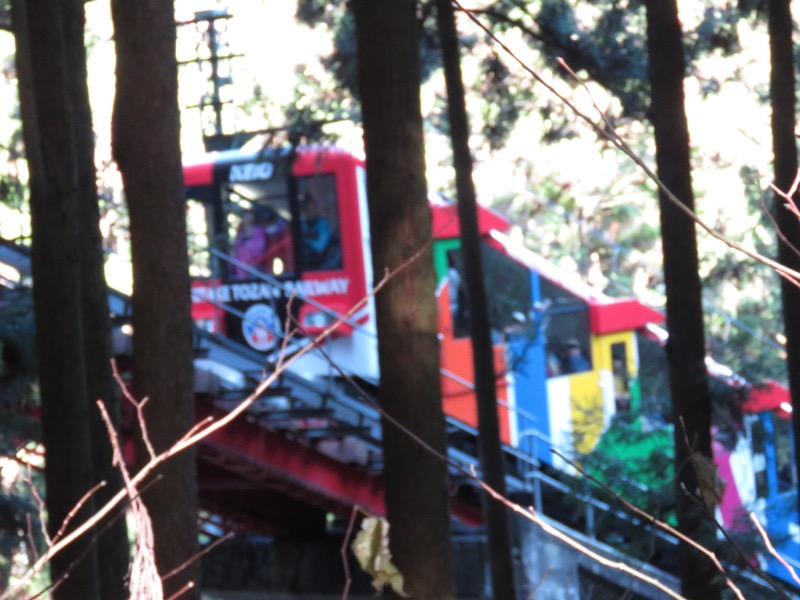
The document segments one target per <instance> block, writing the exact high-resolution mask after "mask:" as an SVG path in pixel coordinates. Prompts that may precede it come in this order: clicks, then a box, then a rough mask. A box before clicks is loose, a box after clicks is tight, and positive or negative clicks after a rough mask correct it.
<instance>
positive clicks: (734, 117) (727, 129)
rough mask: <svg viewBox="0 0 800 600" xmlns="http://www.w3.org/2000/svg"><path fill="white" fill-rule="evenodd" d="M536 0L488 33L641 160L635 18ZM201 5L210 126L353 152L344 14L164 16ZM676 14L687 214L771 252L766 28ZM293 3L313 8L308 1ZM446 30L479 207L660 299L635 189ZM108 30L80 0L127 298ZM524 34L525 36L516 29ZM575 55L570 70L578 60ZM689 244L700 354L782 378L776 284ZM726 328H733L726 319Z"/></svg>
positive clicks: (278, 8) (333, 9) (187, 91)
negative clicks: (706, 347) (705, 329)
mask: <svg viewBox="0 0 800 600" xmlns="http://www.w3.org/2000/svg"><path fill="white" fill-rule="evenodd" d="M313 4H314V3H313V2H303V3H301V11H300V12H299V14H300V15H301V16H303V14H304V12H303V9H302V7H303V6H304V5H306V7H308V6H312V5H313ZM512 4H513V3H512ZM548 6H550V5H549V4H543V5H542V6H541V7H540V8H539V13H538V14H536V13H535V12H533V13H532V14H531V15H529V16H527V17H526V16H524V13H523V12H522V11H519V15H515V14H514V11H513V9H511V10H505V12H506V13H507V14H508V16H505V15H504V16H503V19H502V20H501V19H500V18H499V17H495V20H496V21H497V22H498V23H499V25H498V27H499V28H505V29H507V31H506V32H505V33H504V37H503V39H504V41H506V42H507V43H508V44H510V45H511V47H512V49H514V51H515V52H516V53H517V54H518V56H519V57H520V58H521V59H522V61H523V62H525V63H526V64H530V65H532V66H534V68H536V69H537V70H539V71H540V72H541V73H542V74H543V76H545V78H548V79H549V80H551V81H552V82H554V83H555V85H556V87H557V89H559V90H561V91H563V92H565V93H566V94H567V95H571V96H572V97H573V99H574V100H575V101H576V102H577V103H578V104H579V106H582V107H585V108H586V107H589V102H592V101H594V102H596V103H597V104H598V105H599V107H600V108H601V110H603V111H604V112H605V114H606V116H607V118H609V119H610V121H611V122H612V123H613V124H614V126H615V127H616V128H617V131H618V132H619V133H620V134H621V135H622V136H623V137H624V138H625V139H626V140H627V141H628V143H629V144H631V145H632V146H633V148H634V149H635V150H636V151H637V152H639V153H640V154H641V155H642V156H643V157H644V158H645V160H647V159H651V158H652V156H653V152H654V147H653V143H652V139H653V137H652V135H651V134H652V131H651V127H650V125H649V123H648V121H647V120H646V118H645V117H646V113H645V107H646V99H645V97H644V91H645V90H643V89H641V88H642V86H643V85H644V84H643V83H641V81H640V82H639V83H638V84H637V83H635V82H636V81H637V79H641V77H642V76H643V73H644V68H645V65H646V56H645V51H644V47H643V33H642V31H643V30H642V29H641V28H640V27H639V26H641V24H642V19H643V17H642V16H641V14H640V15H639V16H638V17H637V16H636V11H631V10H628V8H629V7H628V5H627V3H619V2H609V3H606V2H596V3H586V4H585V5H582V6H580V7H579V8H575V9H573V8H571V7H569V5H567V4H562V5H561V7H560V8H548ZM553 6H555V7H557V6H558V3H555V4H553ZM206 8H226V9H229V11H230V13H231V15H232V16H233V18H232V19H230V20H229V21H228V22H227V39H226V40H225V41H226V42H227V44H228V48H229V49H230V51H231V52H233V53H235V54H238V55H240V57H239V58H236V59H234V60H232V61H231V62H230V75H231V81H232V85H228V86H225V89H224V90H223V92H224V94H225V97H226V100H229V101H230V104H228V105H227V106H226V107H225V123H226V128H229V129H230V130H236V131H257V130H263V129H265V128H274V127H277V128H280V127H286V126H287V125H288V124H289V123H290V122H291V121H292V120H293V119H294V122H295V123H296V122H297V121H298V120H303V119H305V120H314V121H317V120H318V121H322V122H326V121H327V122H328V124H327V125H325V126H324V127H322V128H321V131H320V132H318V133H316V135H317V136H320V135H321V136H323V137H327V138H328V139H335V140H336V143H337V145H339V146H343V147H344V148H346V149H348V150H351V151H354V152H357V153H362V152H363V142H362V139H361V130H360V128H359V125H358V123H359V114H358V109H357V105H356V104H355V102H354V101H353V99H352V97H351V96H350V95H349V94H348V93H347V91H346V88H347V86H352V85H353V73H352V72H350V73H348V72H347V70H346V69H340V68H338V67H337V66H336V65H338V64H348V62H350V63H351V64H352V62H353V61H354V57H353V55H352V52H353V48H352V47H350V48H348V47H347V42H346V39H347V38H346V35H347V32H346V31H345V30H344V29H343V28H346V27H348V25H347V24H346V23H345V24H341V23H339V20H341V16H337V15H338V14H339V13H342V12H343V11H342V7H338V8H337V5H336V3H333V4H331V5H330V7H329V8H328V9H326V10H323V11H321V12H320V15H321V16H323V17H324V18H323V19H322V22H320V21H319V20H316V21H315V22H314V23H313V27H310V26H309V25H308V24H307V21H309V20H310V19H311V17H309V18H308V19H305V21H306V22H302V21H298V20H297V19H296V17H295V15H296V12H297V11H296V7H295V6H293V5H292V4H291V3H285V2H258V1H254V2H245V1H244V0H239V1H238V2H236V3H234V4H232V5H227V4H222V3H218V4H213V3H209V6H208V7H206V6H205V5H204V6H203V7H200V6H197V5H196V3H193V2H177V3H176V9H177V10H176V18H177V20H178V22H181V21H188V20H191V18H192V16H193V13H194V12H195V11H198V10H205V9H206ZM680 8H681V19H682V22H683V26H684V29H685V31H686V41H687V48H688V49H687V53H688V54H689V55H690V58H691V59H692V60H691V62H690V69H689V73H688V74H687V78H686V82H685V89H686V97H687V104H686V106H687V116H688V119H689V126H690V131H691V141H692V149H693V168H694V172H693V182H694V188H695V194H696V195H697V197H698V202H697V212H698V215H699V216H700V218H702V219H703V220H704V221H705V222H707V223H710V224H712V225H714V226H716V227H717V228H718V229H719V230H720V231H721V232H722V233H724V234H725V235H727V236H729V237H731V238H732V239H735V240H738V241H741V242H743V243H745V244H746V245H750V246H753V247H755V248H756V249H757V250H758V251H761V252H764V253H765V254H767V255H769V254H770V251H769V249H771V248H774V247H775V246H774V231H773V228H772V226H771V224H770V223H769V221H768V220H767V219H765V216H764V212H763V205H762V202H763V201H764V200H765V198H766V197H767V196H768V194H769V191H768V184H769V182H770V181H771V170H770V160H771V152H770V143H771V142H770V139H771V138H770V124H769V106H768V102H767V97H768V85H769V79H768V78H769V71H768V69H767V68H766V66H767V65H768V64H769V48H768V44H767V38H766V25H765V23H764V21H763V19H759V18H757V17H756V16H755V13H754V12H752V11H750V10H745V11H741V12H740V11H739V10H738V9H737V8H736V7H731V6H730V5H729V3H726V2H699V1H696V0H690V1H686V2H682V3H680ZM609 9H611V10H609ZM305 12H306V13H307V14H308V15H313V14H314V11H313V10H310V9H308V8H307V9H306V11H305ZM497 12H498V13H500V11H499V10H498V11H497ZM604 15H605V16H604ZM526 19H527V20H528V22H526ZM503 20H505V21H507V22H506V23H503ZM598 20H599V21H600V27H597V23H598ZM615 21H617V22H615ZM459 23H460V29H461V32H462V35H463V36H464V39H465V40H466V46H467V47H468V49H469V52H468V53H467V54H466V56H465V59H464V62H463V69H464V73H465V76H464V77H465V81H466V85H467V92H468V97H467V106H468V110H469V112H470V118H471V123H472V124H473V127H472V129H473V132H474V134H473V136H472V140H471V141H472V149H473V155H474V158H475V162H474V167H475V174H474V179H475V184H476V189H477V194H478V198H479V200H480V202H481V203H483V204H484V205H491V206H494V207H496V208H497V209H498V210H500V211H502V212H504V213H505V214H508V215H511V216H512V218H513V219H514V220H515V222H516V224H517V226H518V227H517V235H520V236H522V237H525V238H526V242H527V243H528V244H529V246H530V247H531V248H532V249H533V250H535V251H536V252H539V253H540V254H542V255H544V256H546V257H548V258H550V259H552V260H554V261H556V262H557V263H559V264H560V265H561V266H564V267H566V268H568V269H572V270H576V271H579V272H580V273H581V274H582V275H583V276H584V277H586V278H587V279H588V280H589V281H590V282H591V283H593V284H596V285H598V286H600V287H604V288H606V291H607V292H608V293H610V294H612V295H624V294H630V293H633V294H634V295H635V296H637V297H638V298H640V299H642V300H643V301H645V302H647V303H649V304H651V305H653V306H656V307H659V306H662V305H663V301H664V300H663V287H662V279H661V253H660V242H659V237H658V227H657V226H656V223H657V204H656V202H655V200H654V186H653V184H652V183H651V182H649V181H648V180H647V178H646V177H645V176H644V174H643V173H641V172H640V171H639V170H638V169H637V168H636V167H635V165H633V164H632V163H631V161H630V160H629V159H627V158H626V157H624V156H622V155H621V154H620V153H619V152H618V151H617V150H615V149H614V148H612V147H611V146H610V145H609V144H608V143H607V142H605V141H604V140H602V139H598V137H597V134H596V133H594V132H592V131H591V130H590V128H589V127H588V125H586V124H585V123H582V122H580V121H576V119H575V118H574V117H573V116H572V115H571V114H570V113H569V111H568V110H567V109H566V108H565V107H564V106H562V105H561V103H560V102H559V101H558V100H557V99H556V98H554V97H552V96H551V95H550V94H549V93H548V92H546V91H545V90H543V89H541V87H538V86H537V85H536V84H535V82H532V81H530V77H529V76H528V75H527V74H526V73H524V72H523V70H522V69H521V67H520V66H519V65H518V64H517V63H515V62H514V61H513V60H511V59H510V58H509V57H508V56H505V55H504V54H503V53H502V52H500V51H498V48H497V47H496V45H493V44H492V43H491V42H489V41H488V40H487V39H486V38H485V36H484V35H482V34H481V33H480V32H478V31H476V28H475V26H474V25H472V24H470V23H468V22H466V20H465V19H463V17H462V18H461V20H460V22H459ZM350 27H351V25H350ZM637 27H638V30H637ZM112 31H113V30H112V26H111V20H110V14H109V7H108V6H107V5H105V4H104V3H88V4H87V36H88V37H87V42H88V45H87V48H88V52H89V54H88V61H89V77H90V94H91V101H92V110H93V113H94V120H95V130H96V134H97V141H96V143H97V162H98V165H99V166H100V167H101V181H100V185H101V189H102V190H103V200H104V201H105V204H104V207H105V211H104V215H103V216H104V219H103V226H104V229H105V238H106V244H107V249H108V251H109V252H108V253H107V269H106V271H107V277H108V280H109V283H110V285H112V286H114V287H116V288H117V289H120V290H121V291H128V290H129V289H130V276H129V272H130V271H129V267H128V266H127V261H128V254H127V243H126V235H127V233H126V221H125V214H124V212H125V211H124V208H122V207H123V202H122V199H121V197H120V189H121V186H120V184H119V176H118V174H117V173H116V172H115V168H114V165H113V161H112V160H111V150H110V147H111V144H110V121H111V108H112V102H113V86H110V85H108V84H107V82H108V81H113V73H114V51H113V40H112ZM537 31H538V33H537ZM526 32H527V33H528V35H526ZM534 34H536V35H537V37H538V39H531V36H532V35H534ZM337 36H338V37H337ZM343 40H345V41H344V42H343ZM178 41H179V59H180V60H185V61H189V60H192V59H193V58H195V57H196V55H197V54H196V53H197V42H198V32H197V31H196V30H195V28H194V27H192V26H188V25H187V26H183V27H180V28H179V38H178ZM431 43H432V42H431ZM287 46H290V47H291V51H290V52H287ZM570 52H571V53H572V54H574V55H575V56H576V57H579V56H581V55H583V57H582V58H580V61H579V62H578V64H572V65H571V67H572V68H574V69H576V70H577V71H578V72H579V73H580V75H581V76H582V77H587V78H588V80H587V90H589V91H590V92H591V98H590V97H589V94H588V93H587V91H586V90H584V89H582V88H579V87H576V85H575V82H574V81H571V77H570V76H569V75H567V74H566V73H565V72H564V71H563V70H561V69H559V68H558V65H557V63H556V61H555V57H556V56H564V57H565V59H566V61H567V64H570V56H569V55H570ZM348 53H350V54H349V55H348ZM0 54H3V55H4V56H5V59H4V62H3V64H4V65H5V66H4V71H5V74H6V76H5V77H4V79H3V82H2V87H0V111H2V114H6V115H9V116H10V117H12V118H8V119H4V120H3V121H2V131H0V138H2V139H5V140H9V142H8V143H6V144H5V148H4V153H5V155H6V156H5V158H6V160H5V161H4V164H5V165H6V169H7V171H6V172H5V173H4V174H3V175H2V176H3V181H4V184H5V189H6V190H7V191H8V193H7V194H5V196H4V202H3V205H2V208H0V210H2V211H3V213H2V218H0V234H1V235H2V236H3V237H5V238H7V239H15V238H17V237H19V236H25V235H26V234H28V233H29V225H28V224H27V223H28V222H27V215H26V211H25V209H24V207H23V205H22V204H21V203H22V196H21V189H20V188H18V185H17V181H24V179H25V165H24V162H22V161H21V152H20V148H19V141H20V135H19V122H18V121H17V120H16V119H15V118H13V115H15V114H17V111H18V108H17V99H16V98H17V91H16V83H15V78H14V71H13V38H12V36H11V35H8V34H6V35H0ZM264 57H270V60H264ZM430 60H433V59H430ZM581 61H582V62H581ZM582 63H585V65H586V66H587V67H588V69H585V70H581V69H580V67H581V65H582ZM350 69H351V70H352V66H351V67H350ZM427 71H428V75H429V76H428V77H427V80H426V81H425V83H424V85H423V96H422V107H423V114H424V115H426V122H425V126H426V160H427V175H428V181H429V185H430V187H431V189H432V190H434V191H439V192H441V193H443V194H444V195H445V196H447V197H453V196H454V189H453V181H454V179H453V176H452V167H451V164H452V163H451V160H450V146H449V139H448V137H447V125H446V115H445V111H446V103H445V100H444V93H445V92H444V80H443V75H442V73H441V70H440V69H439V68H434V65H429V66H428V67H427ZM592 78H595V79H597V80H600V81H602V82H603V83H604V84H605V86H604V85H601V84H599V83H595V82H593V81H592V80H591V79H592ZM101 82H102V83H101ZM631 82H634V83H631ZM343 84H344V85H343ZM180 86H181V87H180V93H181V96H180V104H181V108H182V140H181V141H182V150H183V153H184V157H185V158H186V160H187V161H191V160H192V158H193V157H196V156H198V155H199V154H201V153H202V152H203V141H202V133H203V126H202V124H201V118H200V115H199V111H198V110H197V109H196V108H191V107H196V106H197V104H198V102H199V101H200V98H201V97H202V95H203V93H204V92H205V90H206V88H207V73H206V72H205V70H203V69H199V68H197V67H196V66H195V65H191V64H189V65H183V66H182V67H181V72H180ZM637 87H638V88H640V89H637ZM343 88H344V89H343ZM15 190H16V191H15ZM698 244H699V252H700V256H701V271H702V272H701V275H702V277H703V280H704V283H705V287H704V301H705V303H706V309H707V318H708V321H709V323H708V324H709V327H710V330H709V331H710V334H711V340H712V343H711V345H712V347H711V350H712V354H713V355H714V357H715V358H717V359H719V360H720V362H723V363H724V364H728V365H730V366H732V367H733V368H735V369H737V370H739V371H742V369H744V374H746V375H747V374H749V375H755V374H756V373H755V372H753V371H751V369H750V367H751V366H752V365H755V364H757V365H758V369H757V371H758V373H759V374H760V376H761V377H767V376H769V377H780V378H783V373H782V372H781V369H782V368H783V367H782V364H781V360H780V359H781V349H780V346H781V342H782V333H781V331H782V326H781V321H780V319H779V318H777V315H778V311H779V305H778V303H777V295H776V294H774V293H771V291H774V290H775V289H776V286H777V280H776V278H775V277H774V275H773V274H772V273H771V272H770V271H769V270H768V269H765V268H763V267H761V266H759V265H756V264H753V263H749V262H747V261H743V260H742V259H741V258H740V257H739V256H737V255H736V254H735V253H734V252H733V251H732V250H730V249H728V248H726V247H725V246H723V245H722V244H719V243H718V242H717V241H714V240H712V239H709V238H708V237H707V236H703V235H700V237H699V239H698ZM765 309H766V310H765ZM737 322H738V323H740V324H741V325H743V327H736V326H733V327H732V324H736V323H737ZM757 340H760V341H757Z"/></svg>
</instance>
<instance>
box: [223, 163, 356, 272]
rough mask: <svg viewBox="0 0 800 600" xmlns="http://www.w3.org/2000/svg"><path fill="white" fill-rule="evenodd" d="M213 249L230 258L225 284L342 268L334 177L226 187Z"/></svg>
mask: <svg viewBox="0 0 800 600" xmlns="http://www.w3.org/2000/svg"><path fill="white" fill-rule="evenodd" d="M220 196H221V208H222V210H221V214H220V215H219V217H220V219H219V221H221V222H220V223H219V224H218V225H217V227H216V229H217V233H216V236H215V238H216V239H215V240H214V241H215V243H214V246H215V247H216V248H218V249H220V250H222V252H223V253H224V254H225V255H227V257H228V258H227V259H226V260H225V261H224V262H226V263H227V264H225V265H220V266H219V267H218V269H217V271H218V274H219V276H220V277H221V278H222V279H226V280H231V279H233V280H238V279H250V278H258V277H260V276H263V275H270V276H274V277H277V278H280V279H286V278H298V277H299V275H300V273H302V272H315V271H326V270H334V269H341V268H342V252H341V244H340V236H339V211H338V201H337V200H338V199H337V195H336V181H335V177H334V175H332V174H319V175H312V176H304V177H295V178H292V179H291V180H289V179H287V178H279V179H270V180H264V181H250V182H246V183H235V182H233V183H231V182H229V183H224V184H222V188H221V194H220Z"/></svg>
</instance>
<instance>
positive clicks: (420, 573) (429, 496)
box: [352, 0, 455, 600]
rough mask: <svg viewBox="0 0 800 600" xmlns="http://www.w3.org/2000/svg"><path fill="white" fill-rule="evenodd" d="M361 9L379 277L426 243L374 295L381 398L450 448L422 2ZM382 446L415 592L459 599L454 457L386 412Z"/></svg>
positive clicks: (395, 546)
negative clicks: (425, 125) (430, 194)
mask: <svg viewBox="0 0 800 600" xmlns="http://www.w3.org/2000/svg"><path fill="white" fill-rule="evenodd" d="M352 7H353V10H354V14H355V21H356V37H357V41H358V69H359V83H360V95H361V106H362V114H363V122H364V144H365V148H366V154H367V191H368V195H369V213H370V220H371V226H370V235H371V243H372V257H373V267H374V273H375V279H376V280H380V279H381V278H382V277H383V275H384V273H385V271H386V269H394V268H397V267H399V266H400V265H402V264H403V263H405V262H406V261H407V260H408V259H409V258H411V257H412V256H413V255H414V254H415V253H416V252H417V251H419V250H420V249H421V248H422V249H424V252H423V254H422V256H421V257H420V258H419V259H418V260H416V261H414V262H413V263H411V264H410V265H409V266H408V267H407V268H405V269H403V270H402V271H401V272H399V273H398V274H397V276H396V277H394V278H393V279H392V280H391V281H390V282H389V283H388V284H387V285H386V287H385V288H383V289H382V290H381V291H380V292H379V293H378V294H377V296H376V298H375V303H376V311H377V317H378V352H379V356H380V369H381V388H380V400H381V404H382V406H383V408H384V409H385V410H386V412H387V413H388V414H389V415H391V416H392V417H394V418H395V419H397V420H398V421H399V422H400V423H401V424H402V425H404V426H405V427H407V428H408V429H410V430H411V431H412V432H413V433H414V434H415V435H416V436H418V437H419V438H420V439H421V440H422V441H423V442H425V443H426V444H428V445H429V446H431V447H432V448H433V449H435V450H437V451H438V452H441V453H443V454H444V453H445V452H446V441H445V432H444V415H443V412H442V404H441V396H440V384H439V342H438V339H437V315H436V303H435V291H436V277H435V273H434V270H433V260H432V256H431V251H430V247H427V248H426V244H427V243H428V242H429V241H430V237H431V215H430V207H429V206H428V200H427V185H426V181H425V161H424V147H423V137H422V117H421V115H420V100H419V86H420V64H419V45H418V27H419V24H418V22H417V19H416V15H415V11H416V2H414V1H413V0H354V1H353V3H352ZM383 449H384V474H385V491H386V509H387V513H388V518H389V522H390V524H391V527H392V529H391V542H390V544H391V550H392V553H393V555H394V558H395V560H396V562H397V565H398V568H399V569H400V571H401V573H402V574H403V577H404V578H405V585H406V591H407V592H409V593H410V594H411V595H412V597H414V598H416V599H417V600H422V599H425V598H430V599H434V598H436V599H445V598H455V593H454V589H453V567H452V550H451V547H450V517H449V511H448V494H447V486H446V481H447V470H446V466H445V464H444V463H443V462H442V461H440V460H439V459H437V458H435V457H434V456H432V455H431V454H430V453H429V452H428V451H427V450H425V449H423V448H422V447H421V446H420V445H419V444H417V443H416V442H415V441H413V440H412V439H410V438H409V437H408V436H407V435H406V434H405V433H403V432H401V431H399V430H398V429H397V428H396V427H395V426H394V425H393V424H392V423H391V422H389V421H387V420H386V419H384V421H383Z"/></svg>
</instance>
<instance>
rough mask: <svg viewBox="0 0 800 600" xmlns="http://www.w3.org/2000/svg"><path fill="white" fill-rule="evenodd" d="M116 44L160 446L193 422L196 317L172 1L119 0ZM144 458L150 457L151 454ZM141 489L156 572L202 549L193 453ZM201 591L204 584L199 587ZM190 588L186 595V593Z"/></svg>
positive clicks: (168, 588) (154, 427)
mask: <svg viewBox="0 0 800 600" xmlns="http://www.w3.org/2000/svg"><path fill="white" fill-rule="evenodd" d="M112 13H113V20H114V27H115V40H116V50H117V93H116V100H115V105H114V119H113V144H114V157H115V159H116V161H117V163H118V165H119V167H120V170H121V172H122V177H123V183H124V186H125V195H126V198H127V202H128V207H129V211H130V231H131V255H132V260H133V300H132V301H133V387H134V392H135V394H136V396H137V398H139V399H143V398H148V399H149V400H148V403H147V405H146V410H145V419H146V423H147V430H148V433H149V435H150V439H151V441H152V444H153V446H154V448H155V451H156V452H161V451H164V450H165V449H166V448H168V447H169V446H170V445H171V444H173V443H174V442H175V441H177V439H178V438H179V437H181V436H182V435H183V434H184V433H185V432H186V431H187V430H188V429H190V428H191V427H192V425H193V423H194V397H193V394H192V380H193V365H192V338H191V334H192V323H191V316H190V295H189V269H188V256H187V245H186V244H187V242H186V221H185V206H184V192H183V180H182V171H181V154H180V142H179V133H180V119H179V111H178V97H177V62H176V58H175V21H174V7H173V3H172V2H171V1H170V0H152V1H150V2H130V1H126V0H114V1H113V2H112ZM142 450H143V455H142V456H141V457H140V459H139V460H140V462H144V461H146V460H147V458H148V457H147V456H146V455H145V454H144V449H143V448H142ZM158 475H159V476H160V479H159V480H158V481H157V482H156V483H155V484H154V485H152V487H151V488H150V489H149V490H148V491H147V492H146V493H145V494H144V499H145V504H146V505H147V508H148V510H149V512H150V516H151V518H152V521H153V530H154V533H155V553H156V562H157V566H158V569H159V572H160V573H161V574H162V575H164V574H166V573H167V572H168V571H170V570H172V569H174V568H175V567H177V566H179V565H180V564H182V563H183V562H184V561H186V560H188V559H190V558H191V557H192V555H193V554H194V553H195V552H196V548H197V533H198V532H197V484H196V480H195V459H194V452H193V451H187V452H185V453H182V454H180V455H178V456H176V457H175V458H173V459H170V461H168V462H167V464H166V465H164V467H163V468H161V469H159V472H158ZM198 574H199V567H198V565H197V562H195V563H193V564H192V565H191V566H190V567H189V568H187V569H185V570H183V571H181V573H180V574H179V575H176V576H175V577H172V578H170V579H169V580H168V581H167V582H165V595H166V596H169V595H171V594H172V593H174V592H175V591H177V590H178V589H180V588H182V587H183V586H184V585H186V584H187V583H188V582H195V583H198V580H199V577H198ZM194 595H195V597H199V588H196V591H195V592H194ZM186 597H187V596H186V595H184V596H182V598H186Z"/></svg>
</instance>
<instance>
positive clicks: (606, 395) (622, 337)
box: [594, 331, 640, 425]
mask: <svg viewBox="0 0 800 600" xmlns="http://www.w3.org/2000/svg"><path fill="white" fill-rule="evenodd" d="M594 355H595V356H596V360H597V368H598V369H599V370H600V386H601V387H602V390H603V406H604V411H603V413H604V417H605V424H606V425H608V423H609V422H610V420H611V417H613V416H614V415H615V414H620V413H629V414H637V413H638V411H639V408H640V393H639V383H638V379H637V373H638V369H639V360H638V355H637V348H636V344H635V338H634V334H633V332H631V331H623V332H619V333H613V334H606V335H599V336H597V338H596V340H595V351H594Z"/></svg>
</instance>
